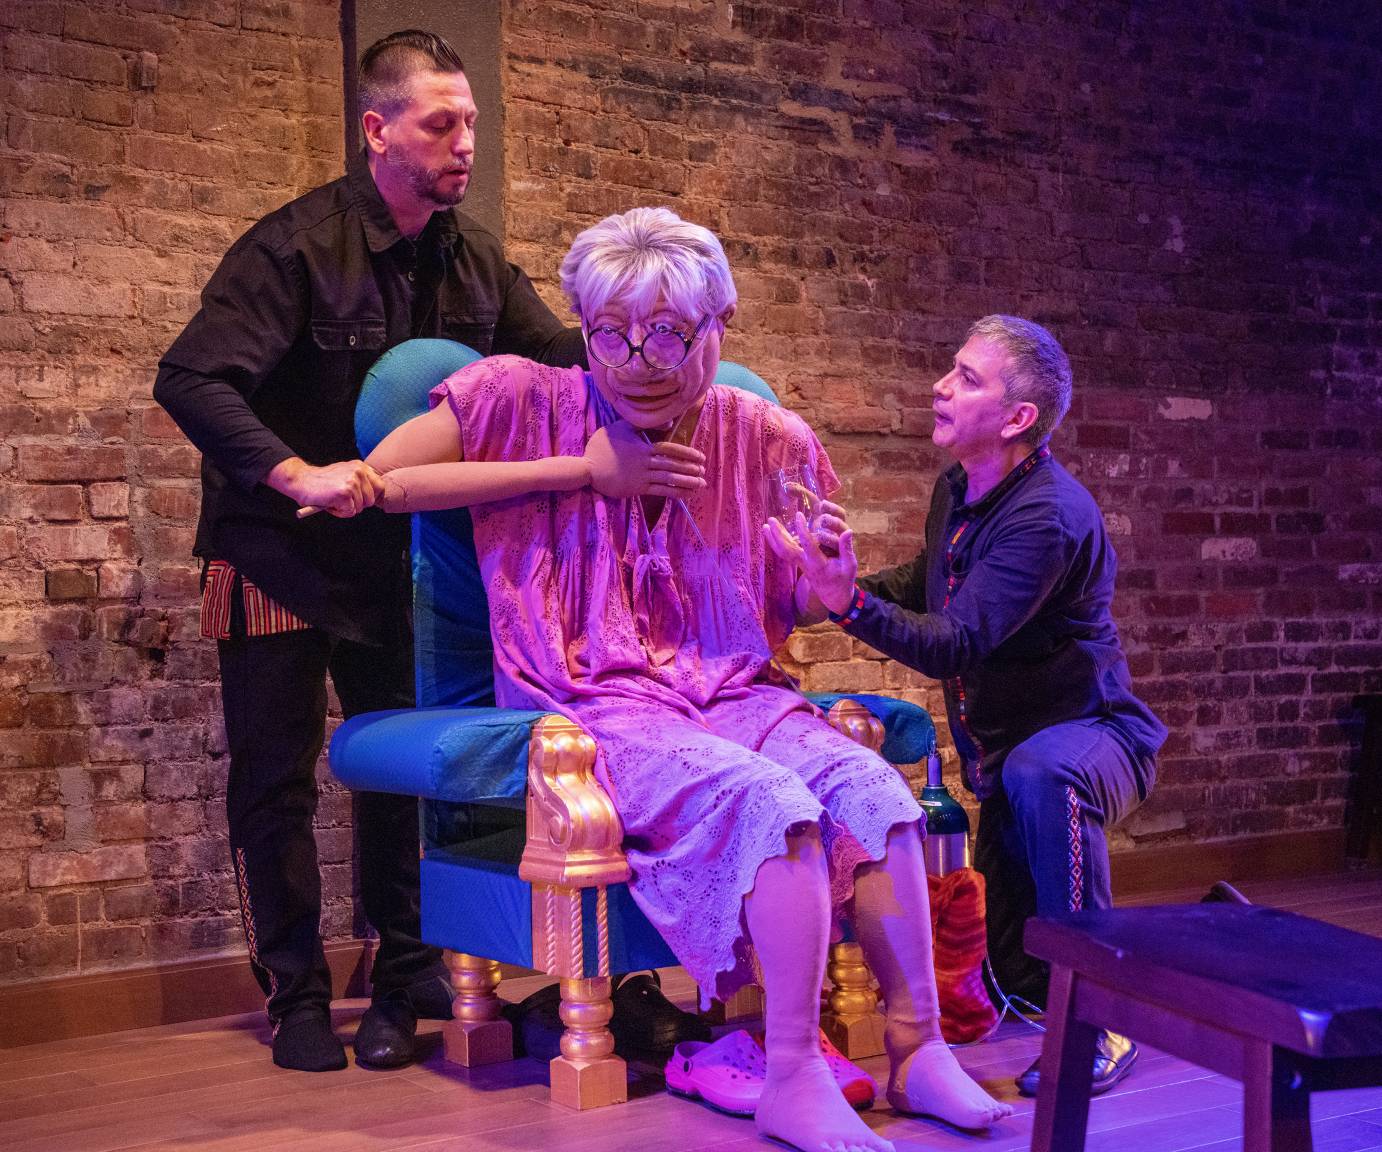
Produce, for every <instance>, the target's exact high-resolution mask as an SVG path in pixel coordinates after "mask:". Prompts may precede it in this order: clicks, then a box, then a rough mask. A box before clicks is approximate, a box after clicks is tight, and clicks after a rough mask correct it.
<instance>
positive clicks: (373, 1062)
mask: <svg viewBox="0 0 1382 1152" xmlns="http://www.w3.org/2000/svg"><path fill="white" fill-rule="evenodd" d="M416 1034H417V1013H416V1012H415V1011H414V1010H413V1006H412V1004H411V1003H410V1002H409V1000H408V997H407V994H406V993H401V992H395V993H394V994H392V995H391V996H388V997H386V998H385V999H383V1000H376V1001H375V1002H374V1003H373V1004H371V1005H370V1006H369V1008H368V1009H367V1010H366V1011H365V1014H364V1015H363V1016H361V1017H360V1027H359V1029H358V1030H357V1031H356V1033H355V1063H357V1064H363V1065H364V1066H365V1067H366V1068H401V1067H402V1066H403V1065H404V1064H411V1063H412V1061H413V1040H414V1038H415V1036H416Z"/></svg>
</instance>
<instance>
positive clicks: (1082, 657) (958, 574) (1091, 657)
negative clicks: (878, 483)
mask: <svg viewBox="0 0 1382 1152" xmlns="http://www.w3.org/2000/svg"><path fill="white" fill-rule="evenodd" d="M965 484H966V481H965V473H964V470H963V469H962V468H961V467H960V466H959V465H958V464H957V465H955V466H954V467H952V468H950V469H949V470H948V471H947V472H946V473H945V474H944V475H943V476H942V477H941V478H940V479H939V480H938V481H937V482H936V486H935V489H934V491H933V492H932V495H931V509H930V512H929V513H928V515H927V518H926V547H925V549H924V550H923V551H922V552H921V553H920V554H919V555H918V556H917V557H916V559H915V560H913V561H911V562H910V563H908V564H903V565H900V566H899V567H896V568H890V569H887V570H886V571H883V572H879V573H877V574H876V575H874V576H870V577H865V578H864V579H861V580H860V581H859V585H860V587H861V588H863V589H864V591H865V593H866V595H865V598H864V606H863V610H862V612H861V613H860V614H859V616H858V618H857V619H856V620H855V621H854V623H853V624H851V625H850V626H849V630H850V632H851V633H852V634H853V635H855V636H857V637H858V638H859V639H861V640H863V641H864V642H865V643H867V644H869V645H871V646H872V647H874V648H877V649H878V650H879V651H880V652H882V653H884V654H885V655H887V656H891V657H892V658H893V659H895V660H898V661H900V662H902V663H903V664H906V665H908V666H909V667H911V668H916V669H918V670H919V671H921V672H923V673H925V674H926V675H927V676H933V677H935V678H936V679H937V680H940V681H942V684H943V687H944V692H945V706H946V712H947V714H948V717H949V720H950V730H951V734H952V735H953V736H954V738H955V746H956V748H957V750H958V751H959V753H960V757H961V760H962V762H963V764H964V770H965V782H966V784H968V786H969V787H970V788H972V789H973V790H974V792H975V793H976V794H978V795H979V796H980V797H983V796H986V795H988V794H990V793H991V792H992V791H993V789H994V788H995V787H996V784H997V779H998V773H999V771H1000V770H1001V768H1002V765H1003V761H1004V759H1005V758H1006V757H1007V754H1008V752H1009V751H1011V749H1012V748H1014V747H1015V746H1016V745H1018V744H1020V743H1021V742H1022V741H1023V740H1026V739H1027V738H1028V737H1029V736H1032V735H1034V734H1035V733H1037V732H1038V731H1040V730H1041V729H1043V728H1047V727H1049V726H1051V725H1052V724H1059V723H1062V722H1065V721H1078V720H1104V721H1108V722H1109V723H1111V724H1112V725H1113V727H1114V729H1115V731H1116V732H1117V733H1118V734H1119V735H1120V736H1121V737H1122V738H1123V739H1124V741H1125V742H1126V743H1127V746H1128V749H1129V751H1130V752H1131V754H1132V755H1134V756H1137V757H1148V758H1150V757H1153V756H1155V755H1156V752H1157V750H1158V749H1159V748H1160V747H1161V745H1162V742H1163V741H1164V740H1165V739H1166V729H1165V727H1164V726H1163V725H1162V723H1161V721H1159V720H1158V719H1157V718H1156V716H1154V715H1153V714H1152V712H1151V710H1150V709H1149V708H1148V707H1147V706H1146V705H1145V704H1143V703H1142V702H1141V701H1140V700H1138V699H1137V697H1136V696H1134V695H1133V692H1132V682H1131V677H1130V676H1129V673H1128V662H1127V660H1126V658H1125V657H1124V655H1123V649H1122V646H1121V644H1120V643H1119V640H1118V628H1117V626H1116V625H1115V624H1114V622H1113V614H1112V611H1111V604H1112V601H1113V584H1114V576H1115V574H1116V572H1117V563H1118V561H1117V557H1116V556H1115V555H1114V551H1113V546H1112V545H1111V544H1110V543H1109V539H1108V534H1107V532H1106V531H1105V529H1104V520H1103V516H1102V515H1100V513H1099V508H1098V506H1097V505H1096V504H1095V503H1094V498H1093V497H1092V496H1091V495H1090V494H1089V492H1088V491H1087V490H1086V489H1085V488H1084V486H1083V485H1082V484H1080V482H1079V481H1078V480H1076V479H1075V478H1074V477H1073V476H1071V475H1070V473H1069V472H1067V471H1066V470H1065V469H1064V468H1062V467H1061V466H1060V464H1058V463H1057V462H1056V461H1055V460H1054V459H1053V458H1052V457H1051V454H1050V450H1049V449H1048V448H1045V447H1042V448H1040V449H1038V450H1037V451H1035V452H1033V453H1032V454H1031V455H1030V456H1028V457H1027V458H1026V459H1025V460H1024V461H1023V462H1022V463H1021V464H1019V465H1018V466H1017V467H1016V468H1014V469H1013V470H1012V472H1010V473H1009V474H1008V475H1007V476H1006V477H1005V478H1004V479H1003V481H1002V483H1000V484H999V485H998V486H997V487H995V488H994V489H993V490H992V491H990V492H988V493H986V494H985V495H984V496H983V497H982V498H980V499H979V500H976V501H975V502H974V503H973V504H966V503H964V495H965Z"/></svg>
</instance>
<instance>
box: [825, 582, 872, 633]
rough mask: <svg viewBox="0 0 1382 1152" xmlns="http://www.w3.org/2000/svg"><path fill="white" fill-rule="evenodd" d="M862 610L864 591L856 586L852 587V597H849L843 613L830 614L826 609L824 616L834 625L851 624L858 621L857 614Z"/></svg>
mask: <svg viewBox="0 0 1382 1152" xmlns="http://www.w3.org/2000/svg"><path fill="white" fill-rule="evenodd" d="M863 610H864V590H863V589H862V588H860V587H859V585H858V584H856V585H854V595H853V596H852V597H850V601H849V607H848V608H846V609H845V610H844V612H831V611H830V609H828V608H827V609H826V615H827V616H829V617H830V619H831V621H832V622H833V623H835V624H853V623H854V621H856V620H858V619H859V613H860V612H862V611H863Z"/></svg>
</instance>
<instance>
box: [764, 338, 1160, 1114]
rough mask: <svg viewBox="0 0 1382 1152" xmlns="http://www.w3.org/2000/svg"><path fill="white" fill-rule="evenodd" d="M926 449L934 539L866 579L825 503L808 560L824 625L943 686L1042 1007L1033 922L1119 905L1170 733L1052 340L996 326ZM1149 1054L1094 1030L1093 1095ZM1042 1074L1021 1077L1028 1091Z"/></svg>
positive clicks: (1004, 978)
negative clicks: (1118, 608)
mask: <svg viewBox="0 0 1382 1152" xmlns="http://www.w3.org/2000/svg"><path fill="white" fill-rule="evenodd" d="M933 392H934V401H933V405H932V407H933V410H934V413H935V427H934V430H933V431H932V434H931V438H932V440H933V442H934V443H935V444H936V445H938V446H939V447H941V448H944V449H946V451H947V452H949V454H950V455H951V456H953V457H954V459H955V463H954V465H953V466H952V467H950V468H949V469H948V470H947V471H946V472H945V473H944V474H943V475H942V476H941V478H940V479H939V480H938V481H937V483H936V486H935V490H934V492H933V493H932V497H931V508H930V512H929V514H928V516H927V519H926V544H925V547H924V548H923V550H922V551H921V553H920V554H918V555H917V557H916V558H915V559H914V560H912V561H911V562H910V563H907V564H902V565H900V566H898V567H896V568H890V569H887V570H885V571H883V572H879V573H877V574H875V575H873V576H869V577H865V578H862V579H858V580H857V582H856V574H857V562H856V560H855V556H854V550H853V546H852V542H851V533H850V532H849V531H848V529H847V527H846V525H845V524H844V523H843V522H842V519H840V520H835V521H832V517H833V516H834V515H835V514H836V513H839V514H840V517H841V518H842V515H843V513H842V512H841V510H840V509H838V508H836V507H835V506H833V505H830V506H828V507H827V509H826V511H827V513H828V514H829V515H827V516H826V517H825V527H826V528H827V529H828V530H829V531H828V533H827V534H828V535H830V536H833V535H834V532H835V531H839V533H840V536H839V547H838V550H837V549H835V548H833V547H831V546H830V545H829V544H828V543H827V545H826V548H825V550H822V548H821V546H820V543H819V541H817V540H816V538H814V537H811V536H808V535H807V533H806V532H805V527H806V526H805V524H804V523H803V524H801V525H800V529H801V531H800V532H799V534H798V537H797V538H798V539H801V540H805V541H806V548H805V550H804V551H803V550H802V548H801V547H800V545H797V544H796V543H795V541H792V540H790V539H788V538H787V537H786V536H785V534H783V533H777V535H776V538H775V539H774V541H773V542H774V543H775V545H776V546H777V547H778V549H779V550H784V549H786V550H789V551H792V552H794V553H795V554H796V555H798V556H799V558H800V561H801V564H802V567H803V569H804V574H805V577H806V579H807V581H809V582H810V584H811V586H812V590H813V591H814V593H815V595H816V597H818V598H819V600H820V602H821V603H822V604H823V605H824V606H825V607H826V609H828V610H829V612H830V616H831V619H833V620H835V621H836V622H837V623H839V624H841V625H842V626H843V627H845V628H846V629H847V630H848V631H849V632H850V634H851V635H854V636H857V637H858V638H859V639H861V640H863V641H865V642H866V643H868V644H870V645H871V646H873V647H874V648H877V649H878V650H879V651H880V652H883V653H884V654H886V655H888V656H890V657H892V658H893V659H895V660H898V661H901V662H902V663H903V664H906V665H908V666H909V667H912V668H916V669H918V670H920V671H921V672H924V673H925V674H926V675H928V676H933V677H935V678H936V679H938V680H940V681H941V682H942V684H943V686H944V691H945V705H946V712H947V714H948V716H949V720H950V730H951V733H952V735H953V736H954V739H955V747H956V749H957V750H958V752H959V754H960V757H961V760H962V763H963V766H964V779H965V783H966V785H967V786H968V787H969V788H971V789H972V790H973V791H974V793H975V794H976V795H977V796H978V797H979V799H980V808H979V832H978V837H977V842H976V846H975V855H976V863H977V865H978V867H979V870H980V871H981V872H982V873H983V874H984V878H985V881H986V884H987V888H988V943H989V953H990V956H991V958H992V962H993V967H994V971H995V973H996V975H997V977H998V980H999V982H1000V984H1001V985H1002V987H1003V988H1004V989H1005V990H1006V991H1008V992H1009V993H1017V994H1020V995H1022V996H1024V997H1026V998H1027V999H1029V1000H1033V1001H1035V1002H1036V1003H1038V1004H1044V1003H1045V998H1046V985H1047V979H1048V973H1047V971H1046V969H1045V965H1043V964H1042V963H1040V962H1039V961H1037V960H1035V959H1033V958H1032V957H1030V956H1028V955H1027V954H1026V953H1025V952H1024V951H1023V948H1022V930H1023V924H1024V922H1025V921H1026V919H1027V918H1028V917H1029V916H1032V915H1052V914H1057V913H1061V912H1066V911H1070V910H1075V909H1080V908H1107V907H1110V906H1111V904H1112V895H1111V892H1110V888H1109V860H1108V844H1107V842H1106V840H1105V838H1104V830H1105V828H1107V827H1111V826H1112V825H1114V824H1116V823H1118V822H1119V821H1120V820H1122V819H1123V818H1124V817H1126V816H1127V815H1128V814H1129V813H1130V812H1131V811H1132V810H1133V809H1134V808H1136V807H1137V805H1138V804H1140V803H1141V802H1142V801H1143V800H1144V799H1146V797H1147V793H1148V792H1149V791H1150V790H1151V787H1152V783H1153V780H1154V778H1155V774H1156V759H1155V758H1156V753H1157V750H1158V749H1159V748H1160V747H1161V744H1162V742H1163V740H1165V738H1166V729H1165V727H1164V726H1163V725H1162V724H1161V722H1160V721H1159V720H1157V718H1156V717H1155V716H1154V715H1153V714H1152V712H1151V711H1150V709H1148V708H1147V706H1146V705H1145V704H1143V703H1142V702H1141V701H1140V700H1138V699H1137V697H1136V696H1134V695H1133V691H1132V684H1131V680H1130V677H1129V673H1128V664H1127V660H1126V659H1125V657H1124V655H1123V649H1122V647H1121V645H1120V644H1119V640H1118V629H1117V627H1116V626H1115V624H1114V622H1113V615H1112V613H1111V610H1110V605H1111V603H1112V600H1113V585H1114V574H1115V571H1116V565H1117V560H1116V557H1115V556H1114V552H1113V547H1112V545H1111V544H1110V543H1109V539H1108V534H1107V533H1106V532H1105V530H1104V521H1103V517H1102V515H1101V514H1100V512H1099V508H1098V506H1097V505H1096V504H1095V502H1094V498H1093V497H1092V496H1091V495H1090V494H1089V492H1088V491H1087V490H1086V489H1085V487H1084V486H1083V485H1082V484H1081V483H1080V482H1079V481H1078V480H1076V479H1075V478H1074V477H1073V476H1072V475H1071V474H1070V473H1069V472H1067V471H1066V470H1065V469H1064V468H1063V467H1061V465H1060V464H1059V463H1058V462H1057V461H1056V459H1055V457H1054V456H1053V455H1052V454H1051V449H1050V446H1049V444H1048V440H1049V438H1050V436H1051V433H1052V432H1053V431H1054V430H1055V428H1056V426H1057V425H1058V424H1059V423H1060V421H1061V418H1062V417H1063V416H1064V415H1065V413H1066V411H1067V410H1068V409H1069V407H1070V393H1071V375H1070V362H1069V360H1068V359H1067V358H1066V355H1065V352H1064V351H1063V350H1062V348H1061V346H1060V344H1059V343H1057V341H1056V339H1055V338H1054V337H1053V336H1052V335H1051V333H1049V332H1048V331H1047V330H1046V329H1045V328H1043V327H1041V326H1040V325H1039V324H1034V323H1032V322H1031V321H1028V320H1021V319H1018V318H1017V317H1013V316H987V317H985V318H984V319H982V320H980V321H979V322H978V323H977V324H975V325H974V326H973V328H971V329H970V331H969V338H968V340H967V341H966V342H965V345H964V347H963V348H961V349H960V350H959V352H957V353H956V355H955V361H954V366H953V367H952V368H951V370H950V371H949V372H947V373H946V374H945V375H944V376H943V377H942V378H941V379H940V380H938V381H937V382H936V383H935V385H934V387H933ZM1136 1056H1137V1049H1136V1048H1135V1046H1134V1045H1133V1044H1132V1043H1131V1041H1129V1040H1127V1039H1126V1038H1124V1037H1121V1036H1117V1035H1114V1034H1112V1033H1108V1032H1105V1033H1102V1034H1101V1035H1100V1037H1099V1046H1098V1049H1097V1050H1096V1057H1095V1066H1094V1091H1095V1092H1101V1091H1105V1090H1107V1089H1108V1088H1111V1087H1112V1086H1113V1085H1114V1084H1115V1083H1117V1082H1118V1080H1120V1079H1121V1078H1122V1077H1123V1076H1124V1075H1126V1074H1127V1072H1128V1070H1129V1068H1130V1067H1131V1066H1132V1062H1133V1060H1134V1059H1135V1058H1136ZM1037 1076H1038V1071H1037V1065H1036V1064H1033V1065H1032V1067H1031V1068H1029V1069H1028V1070H1027V1071H1026V1072H1024V1073H1023V1074H1022V1075H1021V1076H1020V1077H1018V1088H1019V1090H1020V1091H1022V1092H1023V1093H1024V1094H1026V1095H1035V1093H1036V1088H1037Z"/></svg>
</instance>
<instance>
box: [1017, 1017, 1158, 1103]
mask: <svg viewBox="0 0 1382 1152" xmlns="http://www.w3.org/2000/svg"><path fill="white" fill-rule="evenodd" d="M1136 1061H1137V1045H1136V1044H1134V1043H1133V1042H1132V1041H1131V1040H1129V1039H1128V1038H1127V1037H1126V1036H1120V1035H1118V1033H1117V1032H1109V1031H1108V1030H1107V1029H1105V1030H1102V1031H1100V1033H1099V1035H1098V1038H1097V1039H1096V1040H1095V1041H1094V1070H1093V1077H1092V1079H1091V1080H1090V1084H1089V1094H1090V1095H1091V1096H1101V1095H1103V1094H1104V1093H1105V1092H1107V1091H1108V1090H1109V1089H1110V1088H1112V1087H1113V1086H1114V1085H1115V1084H1117V1083H1118V1081H1120V1080H1121V1079H1123V1077H1124V1076H1126V1075H1127V1074H1128V1073H1129V1072H1131V1071H1132V1066H1133V1064H1134V1063H1135V1062H1136ZM1040 1087H1041V1058H1040V1057H1038V1058H1037V1059H1036V1061H1035V1062H1034V1063H1033V1064H1032V1066H1031V1067H1030V1068H1028V1069H1027V1071H1025V1072H1024V1073H1022V1075H1021V1076H1019V1077H1018V1078H1017V1090H1018V1092H1019V1093H1021V1094H1022V1095H1023V1096H1035V1095H1036V1094H1037V1090H1038V1089H1039V1088H1040Z"/></svg>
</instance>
